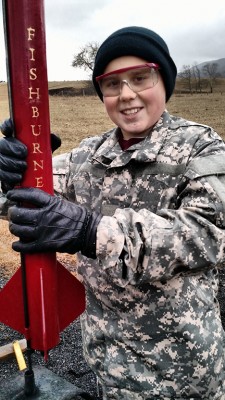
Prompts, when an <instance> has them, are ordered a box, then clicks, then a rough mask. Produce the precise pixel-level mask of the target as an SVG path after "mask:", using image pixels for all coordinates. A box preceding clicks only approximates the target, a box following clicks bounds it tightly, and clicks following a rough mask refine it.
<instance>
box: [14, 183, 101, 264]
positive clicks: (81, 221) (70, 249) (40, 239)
mask: <svg viewBox="0 0 225 400" xmlns="http://www.w3.org/2000/svg"><path fill="white" fill-rule="evenodd" d="M7 197H8V199H9V200H11V201H13V202H19V204H21V203H22V204H23V203H25V204H30V205H31V207H33V206H35V207H38V208H28V207H27V206H26V207H20V206H13V207H11V208H9V220H10V223H9V230H10V232H11V233H12V234H13V235H15V236H18V237H19V239H20V240H19V241H18V242H14V243H13V245H12V247H13V249H14V250H16V251H20V252H24V253H39V252H56V251H57V252H62V253H70V254H74V253H76V252H77V251H81V253H82V254H83V255H85V256H86V257H90V258H96V232H97V226H98V224H99V222H100V219H101V217H102V216H101V214H99V213H96V212H90V211H88V210H87V209H86V208H85V207H82V206H78V205H76V204H73V203H71V202H69V201H67V200H62V199H61V198H59V197H56V196H51V195H50V194H48V193H46V192H43V191H42V190H39V189H36V188H19V189H14V190H11V191H9V192H8V193H7Z"/></svg>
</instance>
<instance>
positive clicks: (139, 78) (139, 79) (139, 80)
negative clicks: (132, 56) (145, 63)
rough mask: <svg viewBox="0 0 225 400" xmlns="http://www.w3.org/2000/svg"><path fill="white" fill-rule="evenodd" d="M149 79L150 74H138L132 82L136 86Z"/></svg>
mask: <svg viewBox="0 0 225 400" xmlns="http://www.w3.org/2000/svg"><path fill="white" fill-rule="evenodd" d="M148 78H149V74H147V73H142V74H138V75H135V76H133V77H132V82H133V83H135V84H140V83H142V82H144V81H145V80H146V79H148Z"/></svg>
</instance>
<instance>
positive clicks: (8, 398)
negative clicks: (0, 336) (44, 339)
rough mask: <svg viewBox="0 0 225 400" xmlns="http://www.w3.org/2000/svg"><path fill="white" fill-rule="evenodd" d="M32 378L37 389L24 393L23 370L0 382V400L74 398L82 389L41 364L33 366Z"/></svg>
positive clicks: (77, 396)
mask: <svg viewBox="0 0 225 400" xmlns="http://www.w3.org/2000/svg"><path fill="white" fill-rule="evenodd" d="M33 372H34V379H35V386H36V388H37V391H36V393H35V394H32V395H29V396H28V395H26V394H25V392H24V387H25V379H24V371H23V372H19V373H17V374H15V375H13V376H12V378H11V379H10V380H6V381H4V382H0V400H39V399H40V400H75V399H77V398H78V399H79V398H82V397H79V394H80V395H82V393H83V391H82V390H81V389H79V388H77V387H76V386H74V385H73V384H72V383H70V382H67V381H66V380H65V379H63V378H61V377H59V376H58V375H56V374H54V373H53V372H52V371H50V370H48V369H47V368H45V367H42V366H34V367H33Z"/></svg>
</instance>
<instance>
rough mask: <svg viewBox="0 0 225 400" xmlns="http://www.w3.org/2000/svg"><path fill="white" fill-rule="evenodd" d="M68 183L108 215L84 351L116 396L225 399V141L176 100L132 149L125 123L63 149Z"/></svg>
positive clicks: (77, 198) (93, 264) (59, 176)
mask: <svg viewBox="0 0 225 400" xmlns="http://www.w3.org/2000/svg"><path fill="white" fill-rule="evenodd" d="M54 187H55V190H56V194H57V195H60V196H63V197H65V198H67V199H68V200H70V201H72V202H76V203H78V204H81V205H83V206H85V207H88V208H89V209H90V210H96V211H100V212H101V213H102V214H103V218H102V220H101V222H100V224H99V226H98V232H97V260H90V259H87V258H85V257H83V256H81V255H78V272H79V277H80V279H81V280H82V281H83V282H84V284H85V287H86V302H87V307H86V311H85V313H84V314H83V315H82V316H81V323H82V335H83V344H84V355H85V358H86V360H87V362H88V364H89V365H90V367H91V368H92V369H93V371H95V373H96V374H97V376H98V379H99V382H100V383H101V385H102V387H103V394H104V399H105V400H109V399H113V400H153V399H161V400H167V399H180V400H181V399H182V400H184V399H205V400H218V399H220V400H225V382H224V378H225V376H224V375H225V370H224V366H225V353H224V339H225V334H224V330H223V327H222V323H221V316H220V307H219V303H218V298H217V295H218V271H219V270H220V269H222V268H223V263H224V261H225V260H224V248H225V230H224V228H225V145H224V143H223V141H222V139H221V138H220V137H219V136H218V135H217V133H216V132H214V131H213V129H212V128H210V127H207V126H203V125H200V124H197V123H195V122H190V121H186V120H183V119H181V118H178V117H173V116H170V115H169V114H168V112H167V111H165V112H164V113H163V115H162V117H161V119H160V120H159V121H158V123H157V124H156V125H155V127H154V129H153V130H152V131H150V132H149V135H148V136H147V137H146V138H145V139H144V140H143V141H142V142H140V143H138V144H135V145H133V146H132V147H130V148H129V149H128V150H127V151H124V152H123V151H122V150H121V148H120V146H119V144H118V129H112V130H111V131H109V132H106V133H104V134H103V135H101V136H97V137H91V138H87V139H85V140H84V141H82V143H81V144H80V146H79V147H78V148H77V149H74V150H73V151H72V152H71V153H68V154H64V155H60V156H57V157H55V158H54Z"/></svg>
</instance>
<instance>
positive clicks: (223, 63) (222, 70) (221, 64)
mask: <svg viewBox="0 0 225 400" xmlns="http://www.w3.org/2000/svg"><path fill="white" fill-rule="evenodd" d="M207 64H216V65H217V70H216V72H217V73H218V75H219V76H220V77H221V78H225V58H220V59H218V60H211V61H206V62H203V63H201V64H198V65H197V67H198V68H199V70H200V71H201V76H202V77H205V76H206V74H205V73H204V71H203V69H204V67H205V65H207Z"/></svg>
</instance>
